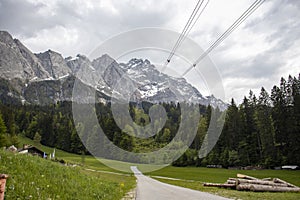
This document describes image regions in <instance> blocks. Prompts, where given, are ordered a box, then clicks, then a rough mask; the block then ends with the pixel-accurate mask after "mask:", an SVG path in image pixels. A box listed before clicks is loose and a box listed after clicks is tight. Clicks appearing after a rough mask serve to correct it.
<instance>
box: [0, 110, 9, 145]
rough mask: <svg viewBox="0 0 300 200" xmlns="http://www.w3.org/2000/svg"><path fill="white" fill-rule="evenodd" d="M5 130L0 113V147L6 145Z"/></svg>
mask: <svg viewBox="0 0 300 200" xmlns="http://www.w3.org/2000/svg"><path fill="white" fill-rule="evenodd" d="M6 134H7V129H6V126H5V124H4V121H3V118H2V114H1V113H0V147H3V146H6V145H7V142H8V141H7V135H6Z"/></svg>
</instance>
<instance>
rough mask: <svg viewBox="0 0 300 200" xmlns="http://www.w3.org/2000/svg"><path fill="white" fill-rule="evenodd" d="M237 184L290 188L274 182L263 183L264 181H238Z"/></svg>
mask: <svg viewBox="0 0 300 200" xmlns="http://www.w3.org/2000/svg"><path fill="white" fill-rule="evenodd" d="M237 182H238V183H237V184H240V183H241V184H256V185H270V186H278V187H288V185H287V184H285V183H274V182H273V181H263V180H259V179H257V180H247V179H237Z"/></svg>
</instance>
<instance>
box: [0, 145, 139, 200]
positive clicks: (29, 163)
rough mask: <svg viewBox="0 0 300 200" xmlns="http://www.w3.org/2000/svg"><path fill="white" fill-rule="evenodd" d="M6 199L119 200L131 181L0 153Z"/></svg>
mask: <svg viewBox="0 0 300 200" xmlns="http://www.w3.org/2000/svg"><path fill="white" fill-rule="evenodd" d="M0 156H1V158H0V163H1V164H0V172H1V173H5V174H8V175H9V176H10V177H9V178H8V180H7V185H6V192H5V198H6V199H49V200H50V199H91V200H92V199H121V198H122V197H123V196H124V195H125V193H126V192H127V191H128V190H129V189H130V188H132V187H133V186H134V184H135V183H134V182H135V180H134V178H132V177H123V176H122V177H120V175H108V174H101V173H96V172H88V171H85V170H83V169H82V168H80V167H75V168H74V167H67V166H64V165H61V164H60V163H57V162H52V161H50V160H46V159H42V158H39V157H36V156H30V155H21V154H14V153H10V152H6V151H3V150H1V151H0Z"/></svg>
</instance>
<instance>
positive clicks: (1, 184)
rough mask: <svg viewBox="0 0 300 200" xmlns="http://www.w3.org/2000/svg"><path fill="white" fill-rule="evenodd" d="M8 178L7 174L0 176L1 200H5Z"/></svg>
mask: <svg viewBox="0 0 300 200" xmlns="http://www.w3.org/2000/svg"><path fill="white" fill-rule="evenodd" d="M7 178H8V176H7V175H6V174H0V200H4V192H5V184H6V179H7Z"/></svg>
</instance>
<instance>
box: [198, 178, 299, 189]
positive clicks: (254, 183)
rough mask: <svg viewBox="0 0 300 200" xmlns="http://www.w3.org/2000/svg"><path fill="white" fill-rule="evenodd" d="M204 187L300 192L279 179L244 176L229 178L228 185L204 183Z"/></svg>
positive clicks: (295, 187)
mask: <svg viewBox="0 0 300 200" xmlns="http://www.w3.org/2000/svg"><path fill="white" fill-rule="evenodd" d="M203 185H204V186H211V187H222V188H231V189H236V190H240V191H253V192H300V188H299V187H297V186H295V185H293V184H291V183H288V182H286V181H284V180H281V179H279V178H273V179H271V178H264V179H258V178H255V177H252V176H247V175H244V174H237V178H229V179H228V180H227V181H226V183H223V184H222V183H204V184H203Z"/></svg>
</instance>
